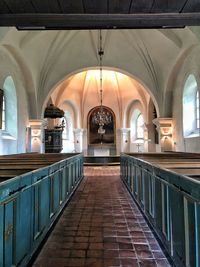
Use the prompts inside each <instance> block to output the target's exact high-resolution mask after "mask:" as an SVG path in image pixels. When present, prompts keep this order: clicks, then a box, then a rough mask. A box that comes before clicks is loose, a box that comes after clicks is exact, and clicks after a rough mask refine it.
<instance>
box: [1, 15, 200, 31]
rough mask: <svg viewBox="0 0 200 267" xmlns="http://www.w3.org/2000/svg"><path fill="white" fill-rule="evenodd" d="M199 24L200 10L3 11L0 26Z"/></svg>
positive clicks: (68, 27) (74, 27)
mask: <svg viewBox="0 0 200 267" xmlns="http://www.w3.org/2000/svg"><path fill="white" fill-rule="evenodd" d="M198 25H200V13H181V14H176V13H167V14H163V13H162V14H109V15H108V14H1V16H0V26H16V27H18V28H21V29H23V28H27V29H29V28H30V29H31V28H32V29H41V30H42V29H100V28H102V29H115V28H116V29H138V28H142V29H146V28H160V27H163V28H165V27H166V28H167V27H184V26H198Z"/></svg>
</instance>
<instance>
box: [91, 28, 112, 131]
mask: <svg viewBox="0 0 200 267" xmlns="http://www.w3.org/2000/svg"><path fill="white" fill-rule="evenodd" d="M98 55H99V72H100V75H99V77H100V78H99V79H100V80H99V85H100V91H99V93H100V108H99V110H98V111H97V112H95V113H94V114H93V117H92V122H93V123H95V124H97V125H98V126H99V128H98V133H99V134H102V135H103V134H105V128H103V127H104V125H108V124H109V123H111V122H112V115H111V113H110V112H108V111H106V110H105V109H104V108H103V69H102V65H103V64H102V61H103V55H104V50H103V47H102V33H101V30H99V48H98Z"/></svg>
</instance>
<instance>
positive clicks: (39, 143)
mask: <svg viewBox="0 0 200 267" xmlns="http://www.w3.org/2000/svg"><path fill="white" fill-rule="evenodd" d="M44 123H45V121H44V120H29V127H30V129H31V130H30V131H31V133H30V140H28V142H30V145H31V151H30V152H39V153H43V152H44Z"/></svg>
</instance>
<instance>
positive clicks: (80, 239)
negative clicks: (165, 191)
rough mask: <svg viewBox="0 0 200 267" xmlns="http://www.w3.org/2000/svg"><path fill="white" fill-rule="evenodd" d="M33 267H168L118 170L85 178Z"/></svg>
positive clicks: (97, 170) (91, 171)
mask: <svg viewBox="0 0 200 267" xmlns="http://www.w3.org/2000/svg"><path fill="white" fill-rule="evenodd" d="M33 266H34V267H39V266H40V267H48V266H50V267H64V266H67V267H73V266H75V267H76V266H77V267H108V266H110V267H111V266H112V267H115V266H121V267H169V266H170V265H169V263H168V261H167V259H166V258H165V256H164V254H163V253H162V250H161V249H160V247H159V245H158V243H157V241H156V239H155V238H154V236H153V234H152V232H151V230H150V229H149V227H148V225H147V224H146V222H145V220H144V219H143V216H142V214H141V213H140V211H139V210H138V208H137V206H136V205H135V204H134V203H133V200H132V199H131V197H130V196H129V194H128V192H127V190H126V188H125V186H124V185H123V183H122V182H121V181H120V178H119V167H86V168H85V178H84V180H83V181H82V183H81V185H80V187H79V188H78V190H77V191H76V193H75V195H74V196H73V198H72V200H71V202H70V203H69V205H68V206H67V207H66V208H65V210H64V212H63V215H62V216H61V218H60V220H59V222H58V223H57V225H56V226H55V228H54V230H53V231H52V233H51V235H50V236H49V238H48V240H47V242H46V244H45V245H44V247H43V249H42V251H41V253H40V254H39V256H38V258H37V259H36V261H35V263H34V265H33Z"/></svg>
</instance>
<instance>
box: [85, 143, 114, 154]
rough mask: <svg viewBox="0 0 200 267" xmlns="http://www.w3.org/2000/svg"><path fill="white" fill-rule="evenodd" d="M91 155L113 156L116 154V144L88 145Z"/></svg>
mask: <svg viewBox="0 0 200 267" xmlns="http://www.w3.org/2000/svg"><path fill="white" fill-rule="evenodd" d="M88 155H89V156H113V155H116V146H115V145H114V144H113V145H106V144H102V145H89V146H88Z"/></svg>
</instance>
